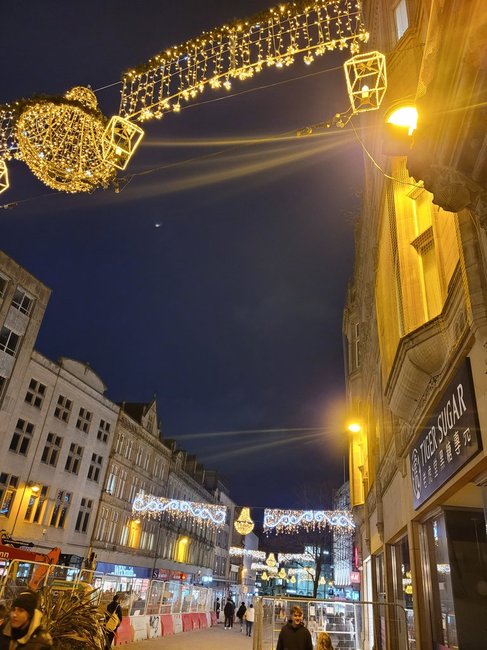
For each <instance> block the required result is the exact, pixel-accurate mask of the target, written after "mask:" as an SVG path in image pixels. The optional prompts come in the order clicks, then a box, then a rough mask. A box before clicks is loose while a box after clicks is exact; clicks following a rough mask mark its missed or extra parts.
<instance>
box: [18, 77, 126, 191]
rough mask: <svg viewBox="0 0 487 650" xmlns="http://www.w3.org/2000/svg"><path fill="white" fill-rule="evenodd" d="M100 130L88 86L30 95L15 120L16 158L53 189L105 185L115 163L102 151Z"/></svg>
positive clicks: (102, 124)
mask: <svg viewBox="0 0 487 650" xmlns="http://www.w3.org/2000/svg"><path fill="white" fill-rule="evenodd" d="M104 131H105V120H104V117H103V115H102V113H101V112H100V111H99V110H98V103H97V100H96V96H95V94H94V93H93V92H92V91H91V90H90V89H89V88H83V87H77V88H73V89H72V90H70V91H68V92H67V93H66V95H65V96H64V97H63V98H52V97H51V98H47V99H45V98H42V99H39V100H32V101H29V102H26V103H25V104H24V106H23V108H22V110H21V112H20V114H19V117H18V119H17V122H16V127H15V138H16V142H17V145H18V152H17V154H16V158H19V159H20V160H23V161H24V162H25V164H26V165H27V166H28V167H29V169H30V170H31V171H32V172H33V173H34V174H35V176H37V177H38V178H39V179H40V180H41V181H42V182H43V183H44V184H45V185H47V186H48V187H52V188H53V189H55V190H61V191H64V192H90V191H92V190H93V189H94V188H95V187H99V186H101V187H104V188H106V187H108V185H109V184H110V182H111V181H112V180H113V178H114V176H115V169H114V167H113V165H111V164H110V162H108V161H107V160H105V158H104V157H103V151H102V147H101V142H102V136H103V132H104Z"/></svg>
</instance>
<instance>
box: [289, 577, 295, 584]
mask: <svg viewBox="0 0 487 650" xmlns="http://www.w3.org/2000/svg"><path fill="white" fill-rule="evenodd" d="M289 582H291V583H292V584H293V585H295V584H296V576H291V580H290V581H289Z"/></svg>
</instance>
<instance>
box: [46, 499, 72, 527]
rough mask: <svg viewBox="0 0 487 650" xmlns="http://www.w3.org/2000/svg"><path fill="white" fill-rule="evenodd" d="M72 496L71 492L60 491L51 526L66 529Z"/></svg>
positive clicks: (50, 522)
mask: <svg viewBox="0 0 487 650" xmlns="http://www.w3.org/2000/svg"><path fill="white" fill-rule="evenodd" d="M71 496H72V495H71V493H70V492H65V491H64V490H58V493H57V496H56V501H55V502H54V508H53V510H52V513H51V519H50V521H49V526H53V527H54V528H64V524H65V523H66V517H67V515H68V511H69V505H70V503H71Z"/></svg>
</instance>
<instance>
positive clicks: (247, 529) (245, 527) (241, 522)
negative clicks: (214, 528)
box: [233, 508, 254, 535]
mask: <svg viewBox="0 0 487 650" xmlns="http://www.w3.org/2000/svg"><path fill="white" fill-rule="evenodd" d="M233 525H234V526H235V530H236V531H237V533H240V535H248V534H249V533H251V532H252V531H253V530H254V522H253V521H252V517H251V516H250V508H242V510H241V511H240V515H239V517H238V519H236V520H235V522H234V524H233Z"/></svg>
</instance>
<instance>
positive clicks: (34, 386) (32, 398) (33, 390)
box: [25, 379, 46, 409]
mask: <svg viewBox="0 0 487 650" xmlns="http://www.w3.org/2000/svg"><path fill="white" fill-rule="evenodd" d="M45 394H46V387H45V386H44V384H41V383H40V382H39V381H36V380H35V379H31V380H30V384H29V389H28V390H27V393H26V395H25V401H26V402H28V403H29V404H32V406H35V407H36V408H38V409H40V408H41V406H42V401H43V399H44V396H45Z"/></svg>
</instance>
